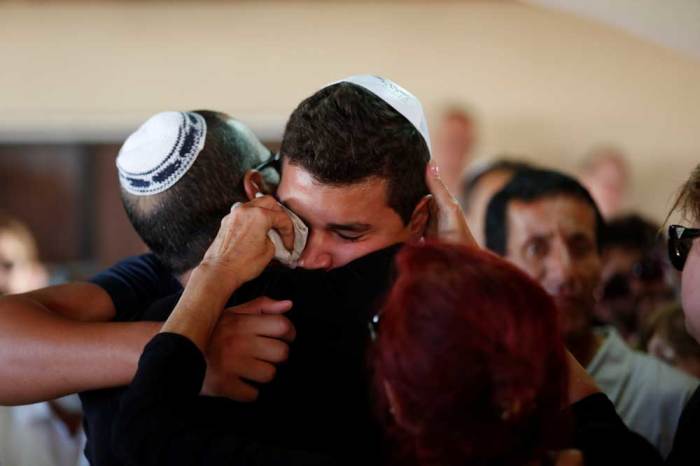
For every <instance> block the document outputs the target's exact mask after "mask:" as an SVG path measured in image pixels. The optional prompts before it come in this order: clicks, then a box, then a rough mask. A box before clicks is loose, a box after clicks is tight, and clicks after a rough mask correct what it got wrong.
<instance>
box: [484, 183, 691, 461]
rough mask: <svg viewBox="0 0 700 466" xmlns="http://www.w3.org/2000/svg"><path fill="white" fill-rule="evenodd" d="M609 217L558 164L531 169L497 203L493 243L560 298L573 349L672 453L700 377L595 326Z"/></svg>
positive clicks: (489, 227) (633, 420) (630, 417)
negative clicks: (680, 421) (606, 218)
mask: <svg viewBox="0 0 700 466" xmlns="http://www.w3.org/2000/svg"><path fill="white" fill-rule="evenodd" d="M603 234H604V221H603V218H602V216H601V215H600V212H599V211H598V208H597V206H596V204H595V202H594V201H593V199H592V198H591V196H590V194H589V193H588V191H586V189H585V188H584V187H583V186H581V184H580V183H578V182H577V181H576V180H574V179H573V178H571V177H569V176H566V175H564V174H561V173H558V172H555V171H550V170H523V171H521V172H518V173H516V174H515V176H514V177H513V178H512V179H511V180H510V181H509V182H508V184H506V186H505V187H504V188H503V190H501V191H500V192H499V193H497V194H496V195H495V196H494V197H493V199H491V202H490V203H489V206H488V209H487V214H486V245H487V247H488V248H489V249H491V250H492V251H494V252H495V253H497V254H499V255H501V256H504V257H505V258H506V259H508V260H509V261H511V262H512V263H514V264H515V265H517V266H518V267H520V268H521V269H523V270H524V271H525V272H526V273H528V274H529V275H530V276H531V277H532V278H534V279H535V280H537V281H538V282H539V283H540V284H541V285H542V286H543V287H544V288H545V289H546V290H547V291H548V292H549V294H550V295H551V296H552V297H553V298H554V300H555V302H556V304H557V306H558V307H559V310H560V311H561V318H562V324H563V325H562V329H563V332H564V335H563V336H564V338H565V340H566V343H567V346H568V348H569V350H570V351H571V352H572V353H573V355H574V357H576V359H577V360H578V361H579V362H580V363H581V364H582V365H583V366H584V367H586V369H587V371H588V372H589V373H590V374H591V375H592V376H593V378H594V379H595V381H596V382H597V383H598V385H600V387H601V389H602V391H603V392H604V393H606V394H607V395H608V396H609V397H610V399H611V400H612V401H613V403H614V404H615V407H616V409H617V411H618V412H619V413H620V416H621V417H622V419H623V420H624V421H625V422H626V423H627V425H628V426H629V427H630V428H631V429H632V430H634V431H637V432H639V433H640V434H642V435H643V436H645V437H646V438H647V439H648V440H649V441H650V442H651V443H652V444H653V445H655V446H656V447H657V448H658V449H659V450H660V451H661V453H662V455H664V456H665V455H666V454H668V452H669V450H670V448H671V443H672V441H673V435H674V432H675V429H676V425H677V423H678V417H679V416H680V413H681V411H682V410H683V407H684V405H685V403H686V402H687V400H688V399H689V397H690V395H691V394H692V392H693V390H694V389H695V387H696V386H697V384H698V381H697V380H696V379H693V378H691V377H689V376H687V375H686V374H683V373H680V372H679V371H677V370H675V369H674V368H672V367H670V366H668V365H666V364H664V363H663V362H661V361H658V360H656V359H654V358H651V357H650V356H647V355H645V354H642V353H639V352H636V351H633V350H632V349H630V348H629V347H627V345H626V344H625V343H624V342H623V340H622V339H621V338H620V336H619V335H618V333H617V332H616V331H615V330H614V329H613V328H610V327H605V328H601V329H594V327H593V310H594V307H595V290H596V288H597V287H598V286H599V284H600V269H601V265H600V245H601V241H602V239H603Z"/></svg>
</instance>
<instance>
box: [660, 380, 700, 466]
mask: <svg viewBox="0 0 700 466" xmlns="http://www.w3.org/2000/svg"><path fill="white" fill-rule="evenodd" d="M698 439H700V387H698V388H697V389H696V390H695V393H693V396H692V397H690V400H688V404H686V405H685V409H683V413H682V414H681V418H680V420H679V421H678V429H676V436H675V438H674V439H673V447H672V448H671V453H669V455H668V458H666V464H667V465H668V466H685V465H693V466H694V465H697V464H700V449H698V448H697V446H698V444H697V443H696V442H697V441H698Z"/></svg>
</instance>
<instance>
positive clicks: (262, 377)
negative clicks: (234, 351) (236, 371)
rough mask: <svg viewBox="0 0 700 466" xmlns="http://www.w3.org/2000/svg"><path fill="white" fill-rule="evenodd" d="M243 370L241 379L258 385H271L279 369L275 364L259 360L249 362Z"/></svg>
mask: <svg viewBox="0 0 700 466" xmlns="http://www.w3.org/2000/svg"><path fill="white" fill-rule="evenodd" d="M241 369H242V370H241V371H240V372H241V373H240V376H241V377H243V378H244V379H246V380H250V381H251V382H257V383H270V382H272V381H273V380H274V379H275V375H276V374H277V367H276V366H275V365H274V364H270V363H269V362H265V361H259V360H257V359H255V360H251V361H249V363H248V364H246V367H245V368H241Z"/></svg>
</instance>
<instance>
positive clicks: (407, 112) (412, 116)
mask: <svg viewBox="0 0 700 466" xmlns="http://www.w3.org/2000/svg"><path fill="white" fill-rule="evenodd" d="M344 82H345V83H352V84H356V85H358V86H361V87H364V88H365V89H367V90H368V91H370V92H371V93H372V94H374V95H376V96H377V97H379V98H380V99H382V100H383V101H384V102H386V103H387V104H389V105H390V106H391V107H392V108H393V109H394V110H396V111H397V112H399V113H400V114H401V115H403V116H404V117H405V118H406V119H407V120H408V121H410V122H411V124H412V125H413V126H415V127H416V129H417V130H418V132H419V133H420V134H421V136H423V140H424V141H425V144H426V145H427V146H428V151H429V152H430V153H432V148H431V146H430V133H429V132H428V121H427V119H426V118H425V113H424V112H423V106H422V105H421V103H420V100H418V98H417V97H416V96H414V95H413V94H411V93H410V92H408V91H407V90H406V89H404V88H403V87H401V86H399V85H398V84H396V83H395V82H394V81H391V80H390V79H386V78H382V77H381V76H372V75H368V74H360V75H356V76H350V77H348V78H345V79H341V80H340V81H336V82H334V83H331V84H329V85H328V86H332V85H334V84H338V83H344ZM328 86H326V87H328Z"/></svg>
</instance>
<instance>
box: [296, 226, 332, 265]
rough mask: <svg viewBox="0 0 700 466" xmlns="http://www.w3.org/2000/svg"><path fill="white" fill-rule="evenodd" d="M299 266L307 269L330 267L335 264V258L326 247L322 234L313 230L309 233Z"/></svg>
mask: <svg viewBox="0 0 700 466" xmlns="http://www.w3.org/2000/svg"><path fill="white" fill-rule="evenodd" d="M299 266H300V267H303V268H305V269H330V268H331V267H332V266H333V258H332V256H331V254H330V253H329V252H328V251H327V250H326V248H325V245H324V237H323V235H322V234H319V233H316V232H314V231H313V230H312V231H311V232H310V233H309V238H308V239H307V241H306V247H305V248H304V252H303V253H302V254H301V257H300V258H299Z"/></svg>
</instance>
